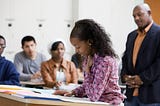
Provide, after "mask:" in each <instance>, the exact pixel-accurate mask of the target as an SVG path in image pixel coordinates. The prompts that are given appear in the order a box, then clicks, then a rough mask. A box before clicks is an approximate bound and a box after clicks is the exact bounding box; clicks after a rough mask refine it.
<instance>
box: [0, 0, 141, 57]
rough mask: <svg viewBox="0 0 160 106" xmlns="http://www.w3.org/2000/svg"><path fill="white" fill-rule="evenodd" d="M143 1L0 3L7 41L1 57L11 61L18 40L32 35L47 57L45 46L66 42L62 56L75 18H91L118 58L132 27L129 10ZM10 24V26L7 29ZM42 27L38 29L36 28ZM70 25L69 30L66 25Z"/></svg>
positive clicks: (3, 0)
mask: <svg viewBox="0 0 160 106" xmlns="http://www.w3.org/2000/svg"><path fill="white" fill-rule="evenodd" d="M142 2H143V0H0V34H1V35H3V36H4V37H5V38H6V40H7V48H6V49H5V52H4V54H3V55H5V56H6V57H7V58H8V59H11V60H13V58H14V55H15V53H17V52H18V51H20V50H21V39H22V37H23V36H25V35H33V36H34V37H35V38H36V40H37V43H38V47H37V49H38V51H40V52H43V53H44V54H45V55H46V56H47V57H48V58H49V57H50V55H49V53H48V51H47V47H48V45H49V43H50V42H53V41H55V40H56V39H63V40H64V41H65V42H66V45H67V50H66V57H67V58H68V59H69V58H70V56H71V54H72V53H73V52H74V49H73V47H72V46H71V44H70V42H69V34H70V31H71V29H72V27H73V26H74V24H73V23H74V22H75V21H77V20H78V19H83V18H92V19H94V20H95V21H97V22H98V23H100V24H101V25H102V26H103V27H104V28H105V29H106V31H107V32H109V33H110V34H111V39H112V41H113V46H114V48H115V50H116V52H117V53H118V55H119V56H121V54H122V53H123V51H124V48H125V42H126V37H127V34H128V33H129V32H130V31H131V30H132V29H134V28H136V25H135V24H134V21H133V18H132V9H133V7H134V6H135V5H136V4H139V3H142ZM8 23H12V27H8ZM39 24H42V27H39V26H38V25H39ZM68 24H70V25H71V27H68V26H67V25H68Z"/></svg>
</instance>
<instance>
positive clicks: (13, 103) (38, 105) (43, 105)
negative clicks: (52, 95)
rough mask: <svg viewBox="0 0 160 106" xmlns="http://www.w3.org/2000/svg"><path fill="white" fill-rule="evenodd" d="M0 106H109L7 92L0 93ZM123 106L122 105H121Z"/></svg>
mask: <svg viewBox="0 0 160 106" xmlns="http://www.w3.org/2000/svg"><path fill="white" fill-rule="evenodd" d="M0 105H1V106H51V105H52V106H109V105H102V104H101V105H97V104H89V103H88V104H87V103H72V102H63V101H53V100H40V99H24V98H20V97H16V96H13V95H9V94H4V93H0ZM121 106H123V105H121Z"/></svg>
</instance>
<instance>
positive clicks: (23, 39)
mask: <svg viewBox="0 0 160 106" xmlns="http://www.w3.org/2000/svg"><path fill="white" fill-rule="evenodd" d="M26 41H27V42H28V41H33V42H34V43H36V40H35V38H34V37H33V36H30V35H27V36H25V37H23V38H22V40H21V44H22V46H24V43H25V42H26Z"/></svg>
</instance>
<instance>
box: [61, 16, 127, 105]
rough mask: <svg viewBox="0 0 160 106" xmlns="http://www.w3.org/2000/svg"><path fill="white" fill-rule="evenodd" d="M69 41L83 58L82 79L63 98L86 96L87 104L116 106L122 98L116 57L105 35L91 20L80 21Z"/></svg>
mask: <svg viewBox="0 0 160 106" xmlns="http://www.w3.org/2000/svg"><path fill="white" fill-rule="evenodd" d="M70 41H71V44H72V45H73V46H74V47H75V49H76V51H77V52H78V53H79V54H81V55H82V56H84V58H85V59H84V61H83V67H82V70H83V71H84V72H85V76H84V82H83V84H82V85H81V86H80V87H78V88H76V89H74V90H72V91H71V92H65V94H64V95H65V96H71V95H75V96H76V97H83V96H87V97H88V98H89V99H90V100H91V101H103V102H107V103H110V104H112V105H119V104H120V103H121V102H122V101H123V99H124V96H123V95H122V94H121V91H120V87H119V86H118V65H117V62H116V57H117V55H116V54H115V52H114V50H113V49H112V47H111V40H110V38H109V35H108V34H106V33H105V31H104V29H103V28H102V27H101V26H100V25H99V24H97V23H96V22H94V21H93V20H90V19H84V20H80V21H78V22H76V23H75V26H74V28H73V30H72V32H71V35H70Z"/></svg>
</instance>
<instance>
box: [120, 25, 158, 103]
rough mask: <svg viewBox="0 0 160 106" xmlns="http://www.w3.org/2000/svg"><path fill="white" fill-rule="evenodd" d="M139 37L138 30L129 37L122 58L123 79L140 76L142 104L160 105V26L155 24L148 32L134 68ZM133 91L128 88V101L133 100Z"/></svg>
mask: <svg viewBox="0 0 160 106" xmlns="http://www.w3.org/2000/svg"><path fill="white" fill-rule="evenodd" d="M137 35H138V33H137V30H135V31H133V32H131V33H130V34H129V35H128V38H127V43H126V50H125V52H124V55H123V57H122V70H121V77H122V76H123V75H125V74H127V75H139V76H140V78H141V80H142V81H143V85H142V86H141V87H140V88H139V96H138V97H139V99H140V101H141V102H142V103H160V26H158V25H156V24H153V25H152V26H151V28H150V30H149V31H148V32H147V34H146V37H145V38H144V40H143V42H142V45H141V47H140V50H139V53H138V55H137V61H136V64H135V68H134V67H133V63H132V53H133V48H134V42H135V39H136V37H137ZM122 82H123V81H122ZM133 90H134V89H132V88H128V87H127V89H126V96H127V100H128V101H130V100H131V99H132V95H133Z"/></svg>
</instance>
